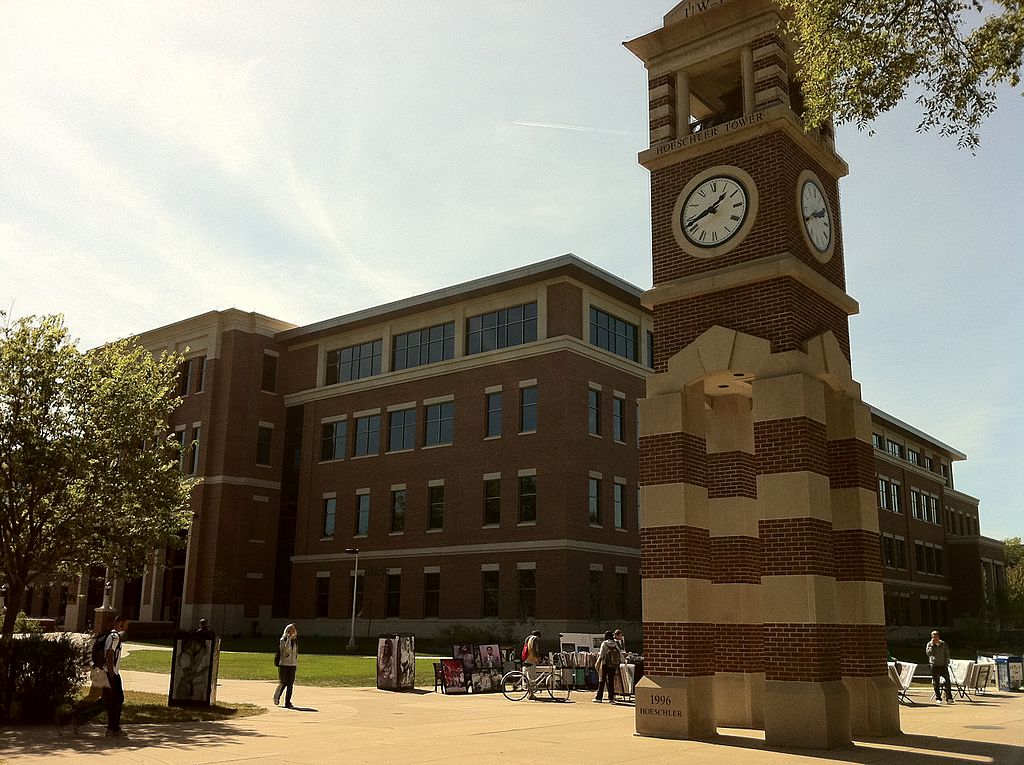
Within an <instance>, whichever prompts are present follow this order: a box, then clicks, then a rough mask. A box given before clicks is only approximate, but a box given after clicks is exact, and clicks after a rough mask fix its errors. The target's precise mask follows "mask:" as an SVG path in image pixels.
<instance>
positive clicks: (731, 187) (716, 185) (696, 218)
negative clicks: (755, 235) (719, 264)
mask: <svg viewBox="0 0 1024 765" xmlns="http://www.w3.org/2000/svg"><path fill="white" fill-rule="evenodd" d="M747 208H748V200H747V190H746V189H745V188H744V187H743V184H742V183H740V182H739V181H738V180H736V179H735V178H730V177H729V176H727V175H720V176H715V177H713V178H708V179H707V180H706V181H704V182H703V183H701V184H700V185H699V186H697V187H696V188H694V189H693V191H691V192H690V193H689V195H688V196H687V197H686V200H685V201H684V202H683V207H682V210H680V212H679V228H680V229H681V230H682V232H683V235H684V236H685V237H686V238H687V240H689V241H690V242H691V243H693V244H694V245H696V246H697V247H718V246H719V245H721V244H723V243H725V242H727V241H728V240H730V239H732V237H733V236H735V235H736V233H737V232H738V231H739V230H740V227H742V226H743V222H744V221H745V220H746V218H747Z"/></svg>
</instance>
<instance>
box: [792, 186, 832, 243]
mask: <svg viewBox="0 0 1024 765" xmlns="http://www.w3.org/2000/svg"><path fill="white" fill-rule="evenodd" d="M800 214H801V217H802V218H803V221H804V229H805V230H806V231H807V238H808V239H810V240H811V244H813V245H814V247H815V249H817V250H818V252H821V253H824V252H827V251H828V248H829V246H830V245H831V244H832V215H831V213H829V210H828V202H827V201H826V200H825V194H824V192H823V191H822V190H821V186H819V185H818V184H817V183H816V182H814V181H813V180H806V181H804V185H803V188H801V189H800Z"/></svg>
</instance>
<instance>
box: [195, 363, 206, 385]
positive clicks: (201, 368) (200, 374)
mask: <svg viewBox="0 0 1024 765" xmlns="http://www.w3.org/2000/svg"><path fill="white" fill-rule="evenodd" d="M195 366H196V393H202V392H203V389H204V388H205V387H206V356H199V357H198V358H196V359H195Z"/></svg>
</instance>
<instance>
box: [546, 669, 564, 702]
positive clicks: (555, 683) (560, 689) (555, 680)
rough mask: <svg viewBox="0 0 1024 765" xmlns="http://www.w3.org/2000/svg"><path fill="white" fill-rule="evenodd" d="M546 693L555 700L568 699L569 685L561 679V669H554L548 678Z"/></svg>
mask: <svg viewBox="0 0 1024 765" xmlns="http://www.w3.org/2000/svg"><path fill="white" fill-rule="evenodd" d="M547 686H548V695H549V696H550V697H551V698H553V699H554V700H555V701H568V700H569V686H568V685H566V683H565V681H564V680H563V679H562V673H561V670H557V669H556V670H555V671H554V672H553V673H552V674H551V678H550V679H549V680H548V683H547Z"/></svg>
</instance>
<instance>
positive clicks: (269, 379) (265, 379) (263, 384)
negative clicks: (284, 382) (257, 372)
mask: <svg viewBox="0 0 1024 765" xmlns="http://www.w3.org/2000/svg"><path fill="white" fill-rule="evenodd" d="M260 390H262V391H266V392H267V393H277V356H276V355H274V354H272V353H267V352H266V351H264V353H263V376H262V379H261V380H260Z"/></svg>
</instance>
